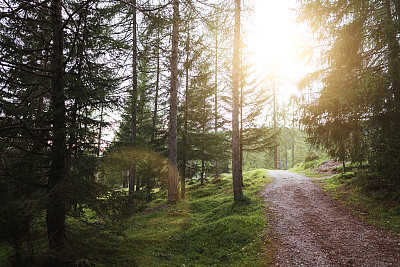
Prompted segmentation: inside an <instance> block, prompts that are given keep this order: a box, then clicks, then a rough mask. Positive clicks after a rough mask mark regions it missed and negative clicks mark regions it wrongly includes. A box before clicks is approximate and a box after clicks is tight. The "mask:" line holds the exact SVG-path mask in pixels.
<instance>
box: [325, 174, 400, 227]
mask: <svg viewBox="0 0 400 267" xmlns="http://www.w3.org/2000/svg"><path fill="white" fill-rule="evenodd" d="M321 183H322V184H323V185H324V188H325V189H326V190H327V191H328V192H330V194H332V196H333V197H334V199H336V200H337V201H339V202H340V203H341V204H342V205H343V206H345V207H346V208H348V209H350V210H351V211H353V212H354V213H356V214H357V215H359V216H360V217H361V218H363V219H365V220H368V221H370V222H371V223H373V224H375V225H379V226H383V227H385V228H387V229H390V230H391V231H394V232H395V233H397V234H400V193H399V192H400V191H399V189H400V188H398V187H396V185H394V184H392V182H391V181H390V180H385V179H383V178H382V176H380V175H379V174H378V173H371V172H370V171H356V172H346V173H344V174H340V175H336V176H335V177H332V178H329V179H325V180H322V181H321Z"/></svg>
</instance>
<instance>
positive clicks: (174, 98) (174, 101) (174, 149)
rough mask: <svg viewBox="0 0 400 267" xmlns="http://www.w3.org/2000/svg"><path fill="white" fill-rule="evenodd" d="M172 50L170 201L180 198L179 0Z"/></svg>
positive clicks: (173, 28)
mask: <svg viewBox="0 0 400 267" xmlns="http://www.w3.org/2000/svg"><path fill="white" fill-rule="evenodd" d="M173 10H174V11H173V25H172V51H171V88H170V109H169V120H170V122H169V124H170V125H169V155H168V201H169V202H171V203H176V202H177V201H178V200H179V181H178V171H177V165H178V164H177V163H178V155H177V154H178V145H177V135H178V37H179V0H174V1H173Z"/></svg>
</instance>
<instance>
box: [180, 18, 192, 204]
mask: <svg viewBox="0 0 400 267" xmlns="http://www.w3.org/2000/svg"><path fill="white" fill-rule="evenodd" d="M186 26H187V39H186V66H185V72H186V86H185V113H184V120H185V122H184V125H183V136H182V139H183V140H182V141H183V147H184V149H183V150H182V153H183V155H182V156H183V157H182V158H183V159H182V177H181V198H182V199H185V194H186V163H187V154H186V147H187V145H188V144H187V134H188V117H187V116H188V104H189V103H188V101H189V98H188V94H189V52H190V51H189V48H190V47H189V42H190V31H189V23H187V25H186Z"/></svg>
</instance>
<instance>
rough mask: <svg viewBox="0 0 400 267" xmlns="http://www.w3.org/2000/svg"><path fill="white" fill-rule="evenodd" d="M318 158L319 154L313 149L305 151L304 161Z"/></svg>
mask: <svg viewBox="0 0 400 267" xmlns="http://www.w3.org/2000/svg"><path fill="white" fill-rule="evenodd" d="M317 159H319V155H318V154H317V153H316V152H315V151H310V152H308V153H307V155H306V157H305V158H304V162H309V161H313V160H317Z"/></svg>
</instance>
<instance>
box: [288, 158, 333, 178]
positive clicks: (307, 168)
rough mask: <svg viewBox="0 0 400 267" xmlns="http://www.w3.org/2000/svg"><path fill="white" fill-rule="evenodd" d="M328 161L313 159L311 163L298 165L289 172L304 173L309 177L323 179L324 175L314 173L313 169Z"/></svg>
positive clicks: (304, 162)
mask: <svg viewBox="0 0 400 267" xmlns="http://www.w3.org/2000/svg"><path fill="white" fill-rule="evenodd" d="M325 161H327V159H326V158H319V159H312V160H310V161H303V162H301V163H297V164H296V165H295V166H294V167H293V168H291V169H290V170H289V171H291V172H296V173H302V174H304V175H306V176H308V177H322V176H324V175H321V174H317V173H315V172H313V169H315V168H317V167H318V166H319V165H321V164H322V163H324V162H325Z"/></svg>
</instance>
